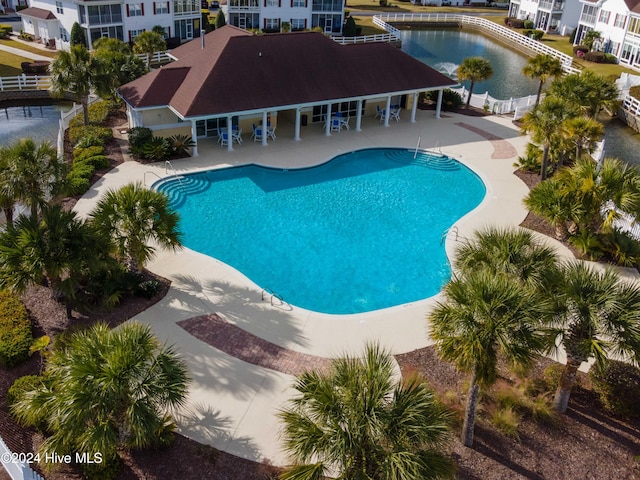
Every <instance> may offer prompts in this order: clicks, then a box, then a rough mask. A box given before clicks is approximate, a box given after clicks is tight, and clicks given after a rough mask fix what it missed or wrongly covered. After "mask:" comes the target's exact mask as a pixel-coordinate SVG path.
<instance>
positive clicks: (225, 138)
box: [218, 132, 229, 147]
mask: <svg viewBox="0 0 640 480" xmlns="http://www.w3.org/2000/svg"><path fill="white" fill-rule="evenodd" d="M218 143H219V144H220V145H221V146H223V147H225V146H227V145H229V134H228V133H227V132H222V133H221V134H220V137H218Z"/></svg>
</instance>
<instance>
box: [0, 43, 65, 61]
mask: <svg viewBox="0 0 640 480" xmlns="http://www.w3.org/2000/svg"><path fill="white" fill-rule="evenodd" d="M0 50H2V51H4V52H8V53H12V54H13V55H18V56H20V57H24V58H28V59H29V60H44V61H46V62H53V58H51V57H46V56H44V55H39V54H37V53H31V52H28V51H26V50H22V49H21V48H14V47H9V46H7V45H2V44H0Z"/></svg>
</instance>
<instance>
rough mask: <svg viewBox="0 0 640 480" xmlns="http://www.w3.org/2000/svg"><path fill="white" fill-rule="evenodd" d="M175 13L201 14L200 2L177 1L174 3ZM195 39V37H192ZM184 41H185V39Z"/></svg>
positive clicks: (193, 0) (190, 0) (189, 0)
mask: <svg viewBox="0 0 640 480" xmlns="http://www.w3.org/2000/svg"><path fill="white" fill-rule="evenodd" d="M173 12H174V13H175V14H178V15H192V14H198V15H199V14H200V1H199V0H175V1H174V2H173ZM190 38H193V37H190ZM183 40H184V39H183Z"/></svg>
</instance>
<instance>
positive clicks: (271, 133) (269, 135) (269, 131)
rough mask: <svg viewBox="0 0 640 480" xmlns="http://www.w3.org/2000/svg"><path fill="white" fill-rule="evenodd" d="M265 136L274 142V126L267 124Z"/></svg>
mask: <svg viewBox="0 0 640 480" xmlns="http://www.w3.org/2000/svg"><path fill="white" fill-rule="evenodd" d="M267 138H270V139H271V140H273V141H274V142H275V141H276V127H273V128H271V127H269V126H267Z"/></svg>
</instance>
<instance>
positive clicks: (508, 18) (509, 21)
mask: <svg viewBox="0 0 640 480" xmlns="http://www.w3.org/2000/svg"><path fill="white" fill-rule="evenodd" d="M514 18H515V17H504V24H505V25H507V26H508V25H511V21H512V20H513V19H514Z"/></svg>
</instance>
